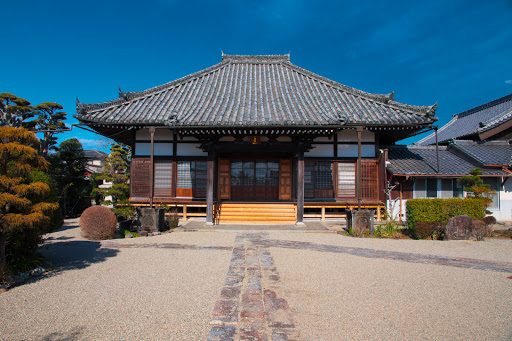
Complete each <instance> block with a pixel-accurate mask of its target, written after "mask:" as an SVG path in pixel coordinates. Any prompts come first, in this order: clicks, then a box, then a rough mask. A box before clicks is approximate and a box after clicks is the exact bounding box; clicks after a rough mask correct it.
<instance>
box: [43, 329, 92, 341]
mask: <svg viewBox="0 0 512 341" xmlns="http://www.w3.org/2000/svg"><path fill="white" fill-rule="evenodd" d="M83 330H84V327H80V328H73V329H72V330H70V331H69V332H65V333H60V332H55V333H51V334H48V335H46V336H43V338H41V341H69V340H78V339H79V338H80V335H82V331H83Z"/></svg>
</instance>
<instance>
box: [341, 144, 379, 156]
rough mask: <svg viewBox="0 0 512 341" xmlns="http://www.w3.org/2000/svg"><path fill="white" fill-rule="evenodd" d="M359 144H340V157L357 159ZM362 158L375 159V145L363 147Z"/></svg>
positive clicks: (364, 145)
mask: <svg viewBox="0 0 512 341" xmlns="http://www.w3.org/2000/svg"><path fill="white" fill-rule="evenodd" d="M357 154H358V152H357V144H338V157H357ZM361 156H362V157H375V145H373V144H363V145H361Z"/></svg>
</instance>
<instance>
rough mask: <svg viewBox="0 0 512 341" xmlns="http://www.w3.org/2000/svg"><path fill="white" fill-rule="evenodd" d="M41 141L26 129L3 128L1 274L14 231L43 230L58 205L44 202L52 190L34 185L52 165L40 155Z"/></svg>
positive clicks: (0, 150)
mask: <svg viewBox="0 0 512 341" xmlns="http://www.w3.org/2000/svg"><path fill="white" fill-rule="evenodd" d="M38 147H39V140H38V139H37V137H36V136H35V135H34V133H32V132H30V131H27V130H25V129H23V128H13V127H0V272H1V273H5V271H6V258H5V250H6V243H7V236H8V234H9V233H10V232H12V231H17V232H18V233H23V231H24V230H35V229H39V230H42V229H44V228H46V227H47V225H48V224H49V223H50V216H51V214H52V212H54V211H55V210H56V209H57V208H58V204H56V203H51V202H44V201H43V200H41V199H42V198H44V196H45V195H47V194H48V193H49V192H50V187H49V186H48V185H47V184H45V183H43V182H39V181H31V180H30V175H31V173H32V172H33V171H35V170H44V169H46V167H47V166H48V162H47V161H46V160H45V159H44V158H43V157H41V156H39V155H38V151H37V149H38Z"/></svg>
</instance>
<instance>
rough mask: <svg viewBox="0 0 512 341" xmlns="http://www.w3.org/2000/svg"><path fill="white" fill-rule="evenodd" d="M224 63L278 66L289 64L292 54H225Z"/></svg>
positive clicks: (223, 56) (223, 55)
mask: <svg viewBox="0 0 512 341" xmlns="http://www.w3.org/2000/svg"><path fill="white" fill-rule="evenodd" d="M222 61H226V62H232V63H254V64H274V63H276V64H278V63H281V62H289V61H290V54H289V53H287V54H267V55H247V54H224V53H222Z"/></svg>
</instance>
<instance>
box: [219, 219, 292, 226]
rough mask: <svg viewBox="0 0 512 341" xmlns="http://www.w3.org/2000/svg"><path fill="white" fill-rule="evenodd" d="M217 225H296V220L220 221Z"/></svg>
mask: <svg viewBox="0 0 512 341" xmlns="http://www.w3.org/2000/svg"><path fill="white" fill-rule="evenodd" d="M217 224H251V225H294V224H295V220H272V221H261V220H258V221H251V222H248V221H246V220H219V221H218V222H217Z"/></svg>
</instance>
